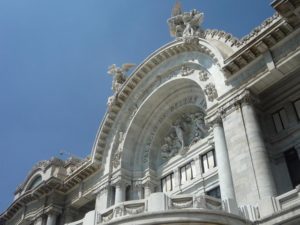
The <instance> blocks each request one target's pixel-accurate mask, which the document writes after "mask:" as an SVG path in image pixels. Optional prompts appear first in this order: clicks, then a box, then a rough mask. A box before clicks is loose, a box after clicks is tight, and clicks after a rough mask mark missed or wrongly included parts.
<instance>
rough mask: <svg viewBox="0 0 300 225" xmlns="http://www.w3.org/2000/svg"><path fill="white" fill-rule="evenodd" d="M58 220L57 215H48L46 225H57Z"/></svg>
mask: <svg viewBox="0 0 300 225" xmlns="http://www.w3.org/2000/svg"><path fill="white" fill-rule="evenodd" d="M56 219H57V214H56V213H51V212H50V213H49V214H48V215H47V223H46V225H55V224H56Z"/></svg>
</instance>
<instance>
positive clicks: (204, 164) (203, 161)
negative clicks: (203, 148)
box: [202, 155, 208, 173]
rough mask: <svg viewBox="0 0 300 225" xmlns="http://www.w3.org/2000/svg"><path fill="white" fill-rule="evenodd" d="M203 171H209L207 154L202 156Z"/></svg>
mask: <svg viewBox="0 0 300 225" xmlns="http://www.w3.org/2000/svg"><path fill="white" fill-rule="evenodd" d="M202 165H203V173H205V172H207V171H208V161H207V155H203V156H202Z"/></svg>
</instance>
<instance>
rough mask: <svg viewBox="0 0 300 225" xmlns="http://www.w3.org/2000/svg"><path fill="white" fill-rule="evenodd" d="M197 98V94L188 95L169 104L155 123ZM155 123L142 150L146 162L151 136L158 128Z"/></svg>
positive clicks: (194, 102) (152, 136)
mask: <svg viewBox="0 0 300 225" xmlns="http://www.w3.org/2000/svg"><path fill="white" fill-rule="evenodd" d="M197 100H198V97H197V96H190V97H186V98H183V99H181V100H179V101H178V102H177V103H175V104H174V105H171V106H170V107H169V109H168V110H167V111H166V112H165V113H164V114H163V115H161V116H160V118H159V119H158V121H157V124H162V123H163V121H164V119H165V118H166V117H168V116H169V115H170V114H171V113H173V112H174V111H175V110H176V109H178V108H180V107H182V106H184V105H188V104H196V102H197ZM204 101H205V100H203V102H202V101H201V102H200V103H199V104H200V105H204V104H205V102H204ZM157 124H156V125H155V126H154V127H153V128H152V130H151V132H150V136H149V137H148V140H147V141H146V147H145V150H144V163H146V162H147V161H148V159H149V152H150V149H151V145H152V141H153V138H154V136H155V134H156V132H157V130H158V128H159V126H158V125H157Z"/></svg>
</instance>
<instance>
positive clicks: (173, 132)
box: [161, 112, 207, 161]
mask: <svg viewBox="0 0 300 225" xmlns="http://www.w3.org/2000/svg"><path fill="white" fill-rule="evenodd" d="M206 134H207V128H206V126H205V124H204V113H202V112H196V113H189V114H188V113H184V114H183V115H181V117H180V118H178V119H176V121H175V122H173V124H172V126H171V127H170V129H169V131H168V133H167V135H166V136H165V137H164V138H163V142H162V144H161V155H162V158H163V160H164V161H167V160H169V159H170V158H172V157H173V156H175V155H177V154H178V153H179V154H181V155H184V154H185V153H186V152H187V151H188V150H189V147H190V146H191V145H192V144H193V143H195V142H197V141H199V140H200V139H201V138H204V137H205V136H206Z"/></svg>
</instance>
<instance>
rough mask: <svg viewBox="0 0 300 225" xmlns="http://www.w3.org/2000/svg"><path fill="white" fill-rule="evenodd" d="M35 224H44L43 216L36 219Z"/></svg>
mask: <svg viewBox="0 0 300 225" xmlns="http://www.w3.org/2000/svg"><path fill="white" fill-rule="evenodd" d="M34 225H43V218H42V216H39V217H38V218H37V219H36V220H35V221H34Z"/></svg>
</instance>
